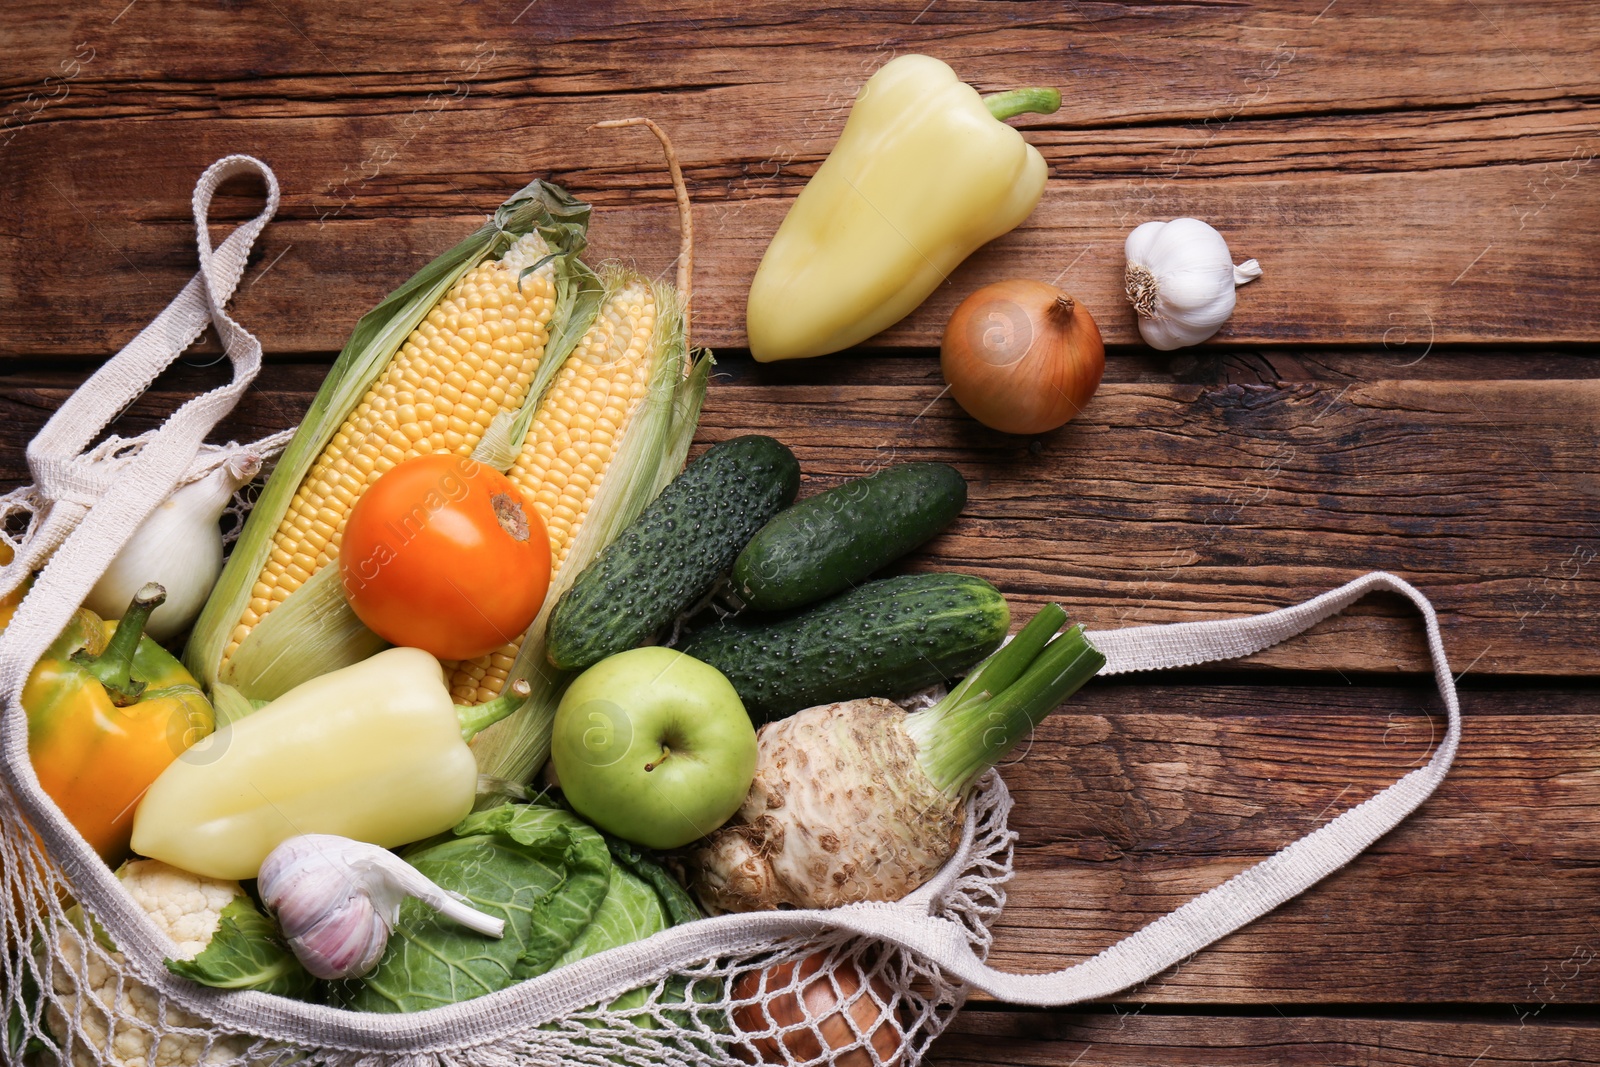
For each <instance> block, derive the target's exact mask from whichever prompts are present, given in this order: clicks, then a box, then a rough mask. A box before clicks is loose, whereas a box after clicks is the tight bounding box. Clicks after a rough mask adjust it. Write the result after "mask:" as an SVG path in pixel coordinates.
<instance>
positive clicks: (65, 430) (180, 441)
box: [0, 155, 278, 748]
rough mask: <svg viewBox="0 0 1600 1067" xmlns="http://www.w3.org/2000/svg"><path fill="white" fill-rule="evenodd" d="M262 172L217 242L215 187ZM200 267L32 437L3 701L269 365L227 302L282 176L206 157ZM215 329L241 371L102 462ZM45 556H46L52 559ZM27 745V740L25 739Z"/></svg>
mask: <svg viewBox="0 0 1600 1067" xmlns="http://www.w3.org/2000/svg"><path fill="white" fill-rule="evenodd" d="M252 172H253V173H256V174H259V175H260V176H261V177H262V179H263V180H264V181H265V182H266V186H267V199H266V204H265V206H264V207H263V208H262V211H261V213H260V214H259V215H257V216H256V217H255V218H253V219H251V220H250V221H249V222H246V223H245V224H244V225H242V226H240V227H239V228H238V229H236V230H234V231H233V232H232V233H231V234H229V235H228V237H227V239H226V240H224V241H223V242H222V244H221V245H219V246H217V247H215V248H213V247H212V244H211V237H210V233H209V231H208V229H207V219H208V216H209V214H210V210H211V199H212V196H213V195H214V194H215V193H216V190H217V187H218V186H219V185H221V184H222V183H223V182H224V181H226V180H227V179H228V178H231V177H233V176H234V175H237V174H243V173H252ZM192 206H193V213H194V223H195V234H196V240H197V244H198V248H199V254H200V270H199V272H198V273H196V274H195V276H194V277H193V278H192V279H190V281H189V284H188V285H186V286H184V288H183V291H182V292H180V293H179V294H178V295H177V297H176V298H175V299H174V300H173V301H172V303H171V304H169V305H168V306H167V308H166V310H165V311H163V312H162V313H161V314H160V315H159V316H157V317H156V319H155V321H153V322H151V323H150V325H148V326H146V327H145V328H144V329H143V330H141V331H140V332H139V334H138V336H136V337H135V338H134V339H133V340H132V341H130V342H129V343H128V345H127V346H126V347H125V348H123V349H122V351H120V352H118V353H117V354H116V355H115V356H113V357H112V358H111V359H109V360H107V361H106V363H105V364H104V365H103V366H102V367H101V368H100V369H99V370H97V371H96V372H95V373H94V374H93V375H92V376H91V377H90V378H89V380H88V381H87V382H85V383H84V385H83V386H82V387H80V388H79V389H78V390H77V391H76V392H74V393H73V394H72V396H70V397H69V398H68V399H67V400H66V402H65V403H63V404H62V405H61V407H60V409H58V410H57V411H56V413H55V414H54V415H53V416H51V418H50V421H49V422H47V423H46V424H45V426H44V429H43V430H41V431H40V432H39V434H38V436H37V437H35V438H34V439H33V441H32V443H30V444H29V446H28V466H29V468H30V470H31V471H32V473H33V477H34V484H35V486H36V488H37V489H38V491H39V494H40V495H41V496H42V497H43V498H44V500H45V501H46V502H47V511H46V513H45V515H44V516H43V517H41V518H40V519H38V520H37V522H38V526H37V528H36V529H35V530H34V532H33V536H31V537H29V538H28V539H27V540H26V541H25V542H24V544H23V549H22V551H21V552H19V553H18V556H17V558H16V559H15V560H14V561H13V562H12V563H11V565H10V566H8V567H7V568H5V571H4V572H3V575H0V592H8V591H10V590H11V589H14V588H15V587H16V586H17V585H19V584H20V583H21V581H22V580H23V579H24V578H25V577H26V576H27V574H28V573H29V572H30V571H32V570H34V569H35V568H37V567H39V566H41V565H43V566H44V569H43V571H42V572H41V573H40V574H39V576H38V579H37V580H36V582H35V584H34V588H33V589H32V590H31V591H30V593H29V594H28V596H27V598H26V599H25V600H24V601H23V603H22V605H21V606H20V607H19V608H18V609H17V613H16V615H15V617H14V618H13V619H12V621H11V624H10V625H9V626H8V627H7V628H6V631H5V634H4V636H3V638H0V700H4V701H5V702H6V704H8V705H10V704H13V703H14V701H15V700H16V698H17V697H18V695H19V694H20V692H21V688H22V684H23V683H24V681H26V679H27V676H28V672H29V671H30V670H31V669H32V667H33V664H34V663H35V662H36V661H37V660H38V658H39V656H40V655H42V654H43V652H44V650H45V649H46V648H47V647H48V646H49V643H50V642H51V641H52V640H54V639H55V636H56V635H57V634H59V633H60V632H61V630H62V627H64V626H65V625H66V624H67V620H68V618H69V617H70V616H71V614H72V612H73V610H74V609H75V608H76V606H77V605H78V604H81V603H82V602H83V599H84V597H85V596H87V595H88V592H89V590H90V588H91V587H92V586H93V585H94V581H95V578H96V576H98V575H99V574H101V573H102V572H104V570H105V569H106V567H107V566H109V565H110V563H111V560H112V559H113V558H114V557H115V556H116V554H117V552H118V551H119V550H120V549H121V548H122V545H123V543H124V542H125V541H126V540H127V539H128V537H129V536H130V535H131V533H132V531H133V530H134V529H136V528H137V527H138V525H139V523H140V522H143V521H144V519H145V517H146V516H147V515H149V514H150V512H151V511H153V510H154V509H155V507H156V506H157V505H158V504H160V503H161V502H162V501H163V500H165V499H166V498H167V496H168V495H169V494H170V493H171V492H172V489H173V487H174V486H176V485H177V484H178V483H179V482H180V481H182V479H183V477H184V475H185V473H186V472H187V471H188V469H189V466H190V464H191V463H193V462H194V460H195V457H196V455H197V454H198V452H199V450H200V446H201V444H202V443H203V442H204V441H205V438H206V435H207V434H209V433H210V432H211V430H212V428H213V427H214V426H215V425H216V424H217V422H218V421H219V420H221V419H222V418H223V417H224V416H226V415H227V414H228V412H230V411H232V410H233V406H234V404H236V403H237V402H238V400H239V397H240V396H242V395H243V394H244V391H245V390H246V389H247V388H249V386H250V383H251V382H252V381H253V380H254V379H255V376H256V373H257V372H258V371H259V370H260V369H261V343H260V342H259V341H257V340H256V338H255V337H254V336H253V335H252V334H251V333H250V331H248V330H246V329H245V328H244V327H243V326H240V325H239V324H238V323H237V322H235V321H234V320H233V319H232V318H231V317H230V316H229V315H228V313H227V312H226V311H225V310H224V308H223V305H225V304H226V303H227V302H228V300H229V298H231V297H232V296H233V291H234V289H235V288H236V287H237V286H238V284H239V279H240V277H242V276H243V274H244V269H245V264H246V261H247V259H248V257H249V254H250V248H251V246H252V245H254V243H255V240H256V238H257V237H258V236H259V235H260V233H261V231H262V229H263V228H265V226H266V225H267V223H268V222H269V221H270V220H271V219H272V216H273V215H274V214H275V213H276V212H277V209H278V180H277V177H276V176H275V175H274V174H273V173H272V169H271V168H270V167H268V166H267V165H266V164H265V163H262V162H261V161H260V160H258V159H254V158H252V157H250V156H243V155H232V156H226V157H224V158H222V159H219V160H218V161H217V162H215V163H213V164H212V165H211V166H209V167H207V168H206V170H205V173H203V174H202V175H201V176H200V181H199V183H198V184H197V185H196V186H195V191H194V198H193V201H192ZM207 324H213V325H215V326H216V328H217V334H218V337H219V339H220V340H221V342H222V347H223V350H224V351H225V352H226V353H227V356H228V359H229V361H230V362H231V363H232V365H233V380H232V381H230V382H229V383H228V384H226V385H223V386H219V387H218V388H216V389H213V390H211V391H210V392H207V393H202V394H201V395H199V396H196V397H194V398H192V399H190V400H189V401H188V402H186V403H185V404H184V405H183V406H182V407H180V408H179V409H178V410H177V411H175V412H173V414H172V415H171V416H170V417H169V418H168V419H167V420H166V422H164V423H163V424H162V425H161V427H160V428H159V429H157V430H155V431H154V432H152V433H150V434H148V435H146V436H145V437H143V438H142V439H141V441H140V448H139V451H138V454H137V455H135V456H133V457H132V458H131V459H129V460H127V461H126V462H125V463H120V464H116V465H115V469H114V470H112V469H109V468H110V466H111V465H108V464H97V463H95V462H94V461H92V460H91V459H90V458H88V457H87V456H86V455H85V450H86V449H87V448H88V447H89V445H90V443H91V442H92V441H93V440H94V439H95V438H96V437H97V436H98V435H99V434H100V433H101V432H102V431H103V430H104V429H105V428H106V426H108V425H109V424H110V423H111V421H112V420H113V419H115V418H116V417H117V415H119V414H120V413H121V412H122V410H123V409H124V408H126V407H127V406H128V405H129V404H131V403H132V402H133V401H134V400H136V399H138V397H139V396H140V395H141V394H142V393H143V392H144V391H145V390H146V389H147V388H148V387H149V386H150V383H151V382H153V381H154V380H155V378H156V376H157V375H158V374H160V373H161V372H162V371H163V370H165V369H166V368H167V367H168V366H170V365H171V364H172V363H173V362H174V361H175V360H176V359H177V358H178V356H179V355H181V354H182V353H183V351H184V350H185V349H187V348H188V347H189V345H191V344H193V343H194V341H195V339H196V338H198V337H199V336H200V334H201V333H202V332H203V331H204V330H205V328H206V326H207ZM46 558H48V559H49V562H48V564H46V562H45V561H46ZM8 718H9V722H8V723H6V724H5V727H4V728H3V729H0V748H7V747H10V746H11V745H12V744H15V743H18V735H19V732H21V731H22V727H21V725H20V724H21V720H22V716H21V714H20V713H16V712H15V709H13V713H12V714H10V715H9V716H8ZM23 743H25V740H24V741H23Z"/></svg>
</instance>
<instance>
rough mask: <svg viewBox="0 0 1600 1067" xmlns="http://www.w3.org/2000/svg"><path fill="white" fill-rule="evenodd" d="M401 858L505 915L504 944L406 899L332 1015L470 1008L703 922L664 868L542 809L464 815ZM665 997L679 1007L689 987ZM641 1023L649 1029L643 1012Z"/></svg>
mask: <svg viewBox="0 0 1600 1067" xmlns="http://www.w3.org/2000/svg"><path fill="white" fill-rule="evenodd" d="M405 859H406V861H407V862H409V863H410V864H411V865H412V866H414V867H416V868H417V870H419V871H421V872H422V873H423V874H425V875H427V876H428V877H429V878H431V879H432V880H433V881H434V882H436V883H437V884H438V885H440V886H441V887H443V888H444V889H447V890H449V891H451V892H453V893H459V894H460V895H461V896H462V897H464V898H465V899H466V900H467V901H468V903H470V904H471V905H472V906H473V907H475V908H477V909H478V910H480V911H483V912H486V913H488V914H490V915H493V916H495V917H497V918H501V919H504V920H505V921H506V933H505V937H504V938H503V939H501V940H499V941H496V940H494V939H492V938H486V937H483V936H482V935H480V934H476V933H473V932H472V931H470V930H466V929H464V928H462V927H460V926H457V925H456V924H454V923H452V922H450V921H449V920H446V919H441V918H440V917H439V916H438V915H437V914H436V913H435V912H434V911H433V910H432V909H431V908H429V907H428V906H427V905H425V904H422V903H420V902H418V901H415V900H409V901H407V902H406V903H405V904H404V905H402V906H401V909H400V919H399V922H398V923H396V925H395V929H394V934H393V936H392V937H391V938H390V940H389V948H388V951H387V952H385V953H384V955H383V958H382V959H381V960H380V961H379V962H378V966H377V968H376V969H375V970H373V971H372V973H370V974H369V975H367V976H366V977H365V978H364V979H360V980H352V981H346V982H338V983H334V984H333V985H332V986H331V989H330V994H331V996H330V999H331V1001H332V1003H334V1004H335V1005H337V1006H339V1007H344V1008H350V1009H352V1010H355V1011H370V1012H412V1011H423V1010H426V1009H428V1008H436V1007H440V1006H442V1005H445V1004H454V1003H457V1002H459V1001H463V1000H471V999H472V998H474V997H480V996H483V995H485V994H487V993H493V992H495V991H497V990H500V989H505V988H507V987H508V986H512V985H515V984H516V983H517V982H521V981H523V980H525V979H528V978H534V977H537V976H538V975H541V974H544V973H545V972H546V971H550V970H553V969H554V968H556V967H560V966H563V965H565V964H568V963H572V962H574V961H576V960H580V959H583V958H584V957H586V956H592V955H594V954H596V953H598V952H604V951H605V950H606V949H609V948H615V947H617V946H618V945H626V944H630V943H632V942H634V941H639V940H642V939H644V938H646V937H649V936H650V935H652V934H655V933H659V932H660V931H662V930H665V929H667V928H668V927H670V926H675V925H677V924H678V923H681V922H688V921H691V920H693V919H697V918H700V911H699V909H698V908H696V907H695V905H694V902H693V900H691V899H690V897H689V895H688V894H687V893H686V892H684V890H683V888H682V887H681V886H680V885H678V883H677V882H676V881H675V880H674V879H673V877H672V876H671V875H670V874H668V873H667V872H666V871H665V870H663V869H662V868H661V867H660V866H658V865H657V864H655V863H653V862H651V861H650V860H648V859H646V858H645V857H644V856H643V855H642V854H640V853H639V852H638V851H637V850H635V849H634V848H633V847H632V846H630V845H628V844H626V843H624V842H620V841H615V840H610V839H607V838H606V837H605V836H604V835H602V834H601V833H600V832H599V831H598V830H595V829H593V828H592V827H590V826H589V825H587V824H586V823H584V822H583V821H582V820H581V819H579V818H578V817H577V816H576V815H573V814H572V813H571V812H568V811H565V810H562V809H560V808H555V807H551V806H547V805H545V804H542V803H534V804H503V805H501V806H499V807H496V808H491V809H489V810H488V811H482V812H477V813H475V814H473V815H469V816H467V818H466V819H464V820H463V821H462V822H461V823H460V824H458V825H457V826H456V827H455V829H454V830H452V831H451V832H450V833H449V834H447V835H444V836H443V837H439V838H435V839H433V840H431V841H426V842H423V843H422V844H420V845H415V846H413V847H412V848H411V849H409V850H408V851H407V852H406V853H405ZM672 992H673V994H675V995H674V996H673V997H672V999H680V997H681V996H682V994H683V993H685V992H687V991H686V990H685V991H678V990H674V991H672ZM647 995H648V991H646V990H635V991H634V992H632V993H628V994H625V995H624V996H623V997H620V998H618V999H617V1000H616V1001H615V1002H613V1003H612V1004H611V1005H609V1006H610V1007H614V1008H619V1009H620V1008H631V1007H637V1006H639V1005H642V1004H643V1003H644V1000H645V999H646V997H647ZM704 995H705V994H701V996H704ZM695 999H700V997H696V998H695ZM640 1021H641V1024H643V1025H649V1020H648V1016H643V1017H641V1020H640Z"/></svg>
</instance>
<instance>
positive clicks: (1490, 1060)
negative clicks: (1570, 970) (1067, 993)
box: [930, 1008, 1600, 1067]
mask: <svg viewBox="0 0 1600 1067" xmlns="http://www.w3.org/2000/svg"><path fill="white" fill-rule="evenodd" d="M1292 1012H1293V1009H1288V1011H1287V1012H1280V1013H1274V1014H1263V1015H1259V1016H1224V1017H1216V1016H1206V1015H1158V1014H1154V1013H1151V1012H1133V1013H1129V1012H1113V1013H1105V1014H1100V1013H1071V1012H1053V1013H1044V1012H994V1011H967V1012H964V1013H962V1014H961V1015H960V1016H958V1017H957V1019H956V1021H955V1024H954V1025H953V1026H952V1027H951V1028H950V1030H949V1031H948V1032H947V1033H946V1034H945V1035H944V1036H943V1037H941V1038H940V1039H939V1041H938V1042H937V1043H936V1044H935V1045H934V1047H933V1054H932V1056H931V1057H930V1061H931V1062H932V1063H934V1064H937V1065H939V1067H961V1065H966V1064H973V1065H977V1064H982V1065H983V1067H1000V1065H1006V1067H1013V1065H1014V1067H1069V1065H1070V1067H1157V1065H1159V1067H1526V1065H1528V1064H1535V1063H1536V1064H1540V1065H1541V1067H1580V1065H1584V1064H1596V1063H1600V1030H1596V1029H1595V1028H1594V1027H1593V1026H1592V1025H1590V1024H1589V1023H1587V1022H1585V1021H1582V1020H1563V1021H1559V1022H1546V1021H1543V1020H1542V1019H1539V1018H1538V1017H1537V1016H1535V1015H1532V1013H1531V1012H1528V1011H1526V1010H1525V1009H1520V1008H1519V1009H1515V1010H1504V1011H1497V1012H1494V1013H1491V1014H1486V1015H1484V1016H1481V1017H1476V1018H1450V1017H1441V1018H1436V1019H1382V1018H1379V1019H1372V1018H1343V1017H1322V1016H1311V1017H1296V1018H1290V1017H1289V1015H1290V1014H1292ZM1525 1015H1527V1016H1530V1017H1527V1018H1524V1017H1523V1016H1525Z"/></svg>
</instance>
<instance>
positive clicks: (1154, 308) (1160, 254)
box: [1124, 219, 1261, 352]
mask: <svg viewBox="0 0 1600 1067" xmlns="http://www.w3.org/2000/svg"><path fill="white" fill-rule="evenodd" d="M1124 251H1125V253H1126V256H1127V260H1128V268H1127V273H1126V281H1127V293H1128V300H1129V301H1130V302H1131V303H1132V304H1133V308H1134V310H1135V311H1137V312H1138V313H1139V333H1140V334H1142V335H1143V336H1144V339H1145V342H1146V343H1147V344H1149V345H1150V347H1151V348H1158V349H1160V350H1161V351H1163V352H1170V351H1171V350H1172V349H1174V348H1183V347H1184V346H1185V345H1197V344H1199V343H1200V342H1201V341H1204V340H1205V339H1206V338H1208V337H1210V336H1211V335H1212V334H1214V333H1216V332H1217V331H1218V330H1220V329H1221V328H1222V324H1223V323H1224V322H1227V321H1228V316H1229V315H1232V314H1233V303H1234V296H1233V290H1234V288H1235V287H1236V286H1240V285H1244V284H1245V283H1246V282H1252V281H1255V280H1256V279H1257V278H1259V277H1261V265H1260V264H1258V263H1257V262H1256V261H1255V260H1253V259H1248V260H1245V261H1244V262H1243V263H1241V264H1239V265H1238V266H1237V267H1236V266H1234V265H1233V257H1232V256H1231V255H1229V254H1228V242H1227V241H1225V240H1223V238H1222V234H1220V233H1218V232H1217V231H1216V230H1215V229H1213V228H1212V227H1210V226H1208V225H1207V224H1206V223H1204V222H1201V221H1200V220H1199V219H1173V220H1172V221H1171V222H1147V223H1145V224H1144V225H1142V226H1140V227H1139V228H1138V229H1136V230H1134V231H1133V232H1132V233H1130V234H1128V241H1127V244H1126V245H1125V247H1124Z"/></svg>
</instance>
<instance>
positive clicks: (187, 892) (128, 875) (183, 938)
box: [117, 860, 244, 960]
mask: <svg viewBox="0 0 1600 1067" xmlns="http://www.w3.org/2000/svg"><path fill="white" fill-rule="evenodd" d="M117 877H118V878H120V879H122V888H124V889H126V890H127V891H128V895H129V896H130V897H132V898H133V902H134V903H135V904H137V905H139V907H141V908H143V909H144V911H145V914H146V915H148V916H150V918H151V920H152V921H154V922H155V924H156V929H158V930H160V931H161V932H162V933H164V934H166V935H167V936H168V937H170V938H172V940H173V942H174V943H175V944H176V945H177V946H178V951H177V952H175V953H174V954H173V955H174V956H176V957H177V958H178V959H180V960H192V959H194V958H195V957H196V956H198V955H200V953H201V952H202V951H204V949H205V947H206V946H207V945H209V944H210V943H211V939H212V938H213V937H214V936H216V933H217V928H218V927H220V926H221V925H222V909H223V908H225V907H227V906H228V905H229V904H231V903H232V902H233V901H234V899H235V898H237V897H241V896H243V895H244V890H243V889H240V888H239V883H238V882H223V881H220V880H218V879H216V878H202V877H201V876H200V875H198V874H190V873H189V872H188V871H180V870H178V868H176V867H169V866H168V865H167V864H165V863H162V862H161V861H160V860H134V861H133V862H131V863H125V864H123V866H122V869H121V870H119V871H118V872H117Z"/></svg>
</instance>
